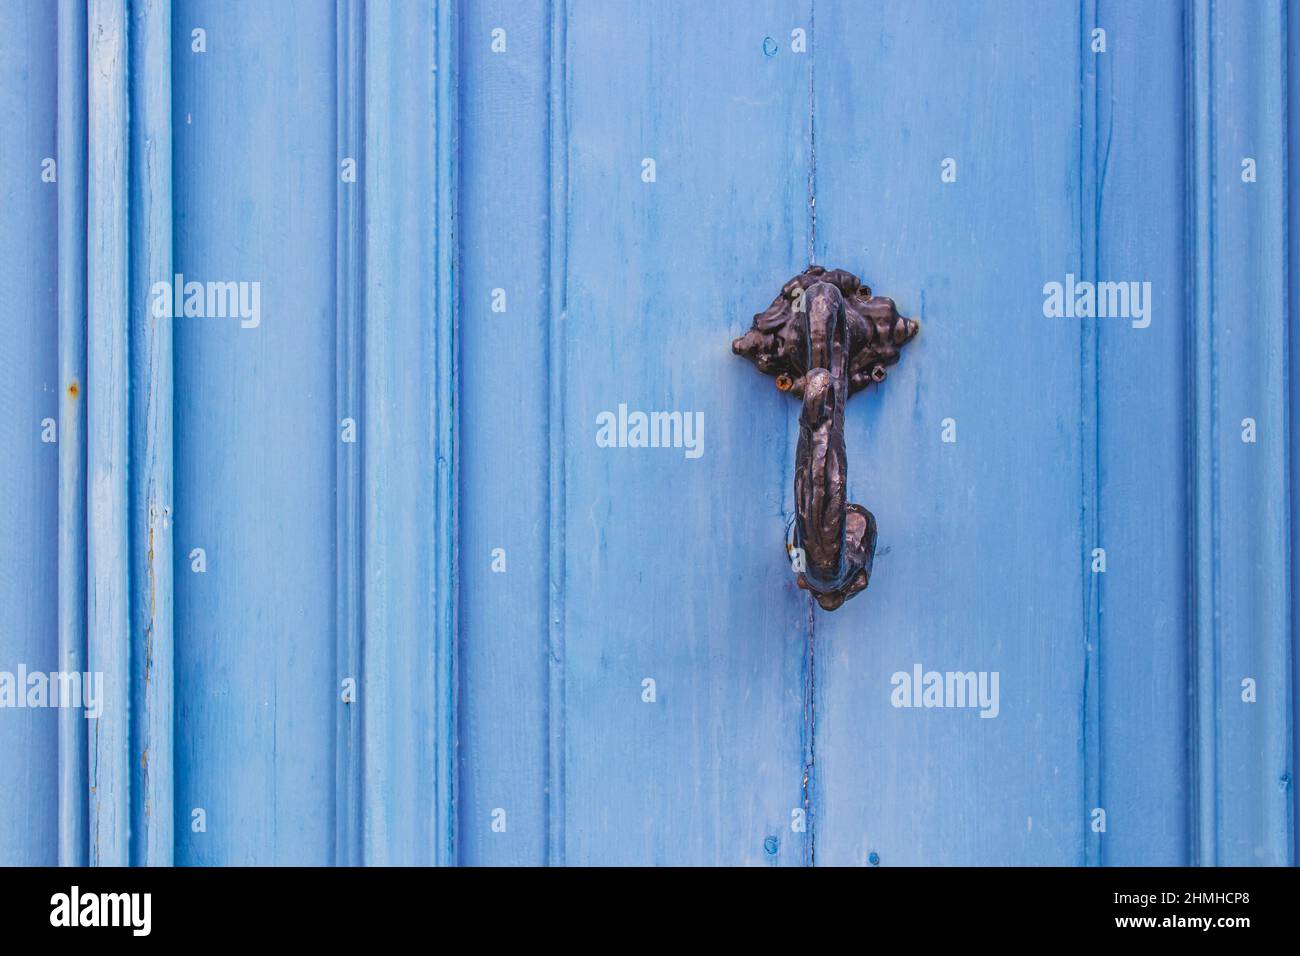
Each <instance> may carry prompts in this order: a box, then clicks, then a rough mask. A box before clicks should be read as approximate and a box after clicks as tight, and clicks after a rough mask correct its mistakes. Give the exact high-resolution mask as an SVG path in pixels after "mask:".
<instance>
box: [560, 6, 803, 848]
mask: <svg viewBox="0 0 1300 956" xmlns="http://www.w3.org/2000/svg"><path fill="white" fill-rule="evenodd" d="M807 16H808V13H807V7H805V6H795V7H792V6H791V5H789V4H783V3H760V4H738V3H737V4H731V3H723V4H714V5H708V6H703V7H701V6H685V5H682V6H669V7H654V8H648V7H647V8H639V7H633V6H630V5H629V6H623V7H620V8H619V10H618V14H617V16H612V15H611V14H610V11H609V9H608V8H607V7H605V6H603V5H600V4H592V3H575V4H572V5H571V7H570V8H569V16H568V20H567V24H566V31H567V44H566V48H565V51H566V63H567V68H566V76H565V82H566V92H565V105H566V110H567V120H566V123H567V134H566V136H565V154H564V157H565V166H564V170H565V176H564V179H563V181H562V182H563V187H564V190H565V192H564V193H563V196H564V198H565V203H566V205H565V215H566V221H567V223H568V228H567V242H566V248H565V249H564V250H563V256H564V262H565V270H564V282H565V292H564V310H563V350H564V351H563V375H564V379H563V389H564V402H563V415H564V436H565V441H564V444H563V454H564V463H563V466H564V475H565V478H564V527H563V535H564V538H563V546H564V555H563V557H564V567H563V572H564V576H563V581H562V584H563V595H564V596H563V607H564V618H563V624H564V639H563V660H562V663H563V667H564V672H563V695H562V699H563V706H564V753H563V756H564V766H563V792H564V807H563V813H564V828H563V834H562V838H563V857H562V859H563V862H565V863H567V864H571V865H572V864H592V863H618V864H630V863H645V864H668V863H697V864H698V863H714V864H759V865H769V864H799V863H802V862H804V860H805V844H806V841H807V839H808V834H807V832H806V831H802V832H800V831H795V830H793V829H792V811H794V810H801V809H803V801H804V797H805V791H804V788H805V754H804V749H803V741H802V734H803V729H804V716H805V715H804V700H803V693H802V688H803V686H804V682H805V670H804V665H805V647H806V634H807V632H806V624H807V608H806V604H805V602H804V601H803V600H802V599H801V597H799V596H798V592H797V591H796V589H795V587H794V584H793V577H792V575H791V574H790V572H789V565H788V563H787V561H786V558H785V553H784V548H783V545H784V541H785V530H786V522H787V518H788V515H789V513H790V498H791V481H792V475H793V447H794V441H793V436H794V427H795V420H796V412H795V409H794V407H793V405H792V404H791V403H790V402H789V401H788V399H787V397H786V396H784V395H782V394H780V393H779V392H777V390H776V389H774V388H773V387H772V384H771V382H770V381H768V380H767V379H765V378H763V377H761V376H758V375H755V374H754V371H753V369H752V367H750V366H749V365H747V364H746V363H744V362H742V361H741V360H740V359H737V358H736V357H735V356H733V355H731V353H730V351H729V349H728V348H727V343H728V342H729V341H730V337H734V336H735V335H738V334H740V333H741V332H743V331H744V329H745V328H746V327H747V326H748V324H749V317H750V315H751V314H752V313H753V312H754V311H756V310H757V309H758V308H760V307H761V306H762V305H764V304H766V303H767V302H769V301H771V297H772V296H773V295H774V294H775V293H776V291H778V290H779V289H780V287H781V285H782V284H783V283H784V282H785V281H786V280H787V279H788V278H789V277H790V276H791V275H793V274H794V273H796V272H798V271H800V270H801V269H802V268H803V266H804V265H805V264H806V263H805V260H804V248H805V235H806V230H807V229H808V224H809V220H808V205H807V202H806V181H807V180H806V174H807V166H806V163H807V161H808V155H809V115H808V96H809V70H810V61H809V58H808V57H807V56H806V55H797V54H792V53H790V52H789V36H790V31H791V29H792V28H793V27H795V26H799V25H801V24H803V23H805V22H806V21H807ZM742 25H743V28H738V27H742ZM768 36H770V37H773V38H778V39H779V41H780V44H779V45H780V47H781V49H782V52H780V53H779V54H778V55H776V56H768V55H766V54H765V52H764V39H765V37H768ZM596 51H599V52H598V53H597V52H596ZM554 120H555V118H554V117H553V121H554ZM646 159H652V160H653V161H654V163H655V179H654V181H653V182H647V181H645V171H646V169H647V167H646V166H645V160H646ZM553 162H554V160H553ZM553 241H554V240H553ZM555 254H556V251H555V250H554V249H552V255H555ZM620 404H626V405H627V406H628V408H629V409H633V410H641V411H646V412H649V411H654V410H667V411H674V410H675V411H679V412H681V413H682V414H683V415H685V414H689V413H694V412H701V413H702V414H703V419H704V433H703V439H704V446H703V448H704V450H703V454H702V455H701V456H700V457H698V458H689V457H687V455H686V452H685V451H684V449H682V448H657V449H650V448H640V449H638V448H602V447H600V446H599V445H598V444H597V441H596V434H597V416H598V415H599V414H600V413H601V412H612V413H616V412H617V409H618V407H619V406H620ZM557 452H558V449H557V448H556V447H555V446H554V444H553V445H552V453H553V454H555V453H557ZM552 573H553V574H554V571H553V572H552ZM646 680H653V681H654V682H655V684H654V686H655V699H654V702H653V703H650V702H646V701H645V700H644V699H643V693H644V689H643V687H644V685H643V682H644V681H646ZM554 706H555V700H554V697H553V698H552V707H554ZM554 782H555V781H554V779H553V781H552V783H553V784H554ZM553 832H554V831H553ZM553 852H554V850H553Z"/></svg>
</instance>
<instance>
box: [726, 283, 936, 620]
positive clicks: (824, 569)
mask: <svg viewBox="0 0 1300 956" xmlns="http://www.w3.org/2000/svg"><path fill="white" fill-rule="evenodd" d="M920 327H921V324H920V323H919V322H917V321H916V320H914V319H909V318H906V317H905V316H901V315H899V314H898V309H897V308H896V307H895V306H894V300H893V299H889V298H886V297H884V296H875V295H872V294H871V289H869V288H868V287H867V286H865V285H863V284H862V283H861V282H860V281H859V280H858V277H857V276H855V275H853V274H852V273H849V272H845V271H844V270H843V269H832V270H830V271H827V270H826V269H824V268H822V267H821V266H811V267H810V268H809V269H807V270H806V271H805V272H802V273H800V274H799V275H797V276H795V277H794V278H793V279H791V280H790V281H789V282H787V283H786V284H785V286H784V287H782V289H781V294H780V295H778V296H777V297H776V299H775V300H773V302H772V304H771V305H770V306H768V308H767V309H766V310H765V311H763V312H760V313H758V314H757V315H755V316H754V324H753V327H752V328H750V330H749V331H748V332H746V333H745V334H744V335H742V336H741V337H740V338H738V339H736V340H735V341H733V342H732V343H731V350H732V351H733V352H734V353H736V354H737V355H742V356H744V357H745V358H747V359H749V360H750V361H751V362H753V363H754V365H755V366H756V367H757V368H758V370H759V371H760V372H763V373H764V374H767V375H773V376H775V377H776V387H777V388H779V389H780V390H781V391H783V392H788V393H789V394H791V395H793V396H795V397H796V398H799V399H801V400H802V401H803V409H802V411H801V412H800V415H799V447H798V452H797V458H796V463H795V473H794V500H795V508H796V515H795V521H794V547H795V548H797V549H799V550H798V551H797V552H796V560H795V567H796V569H797V570H798V571H799V586H800V587H801V588H804V589H806V590H808V591H810V592H812V595H813V597H815V598H816V599H817V603H818V604H820V605H821V606H822V607H823V608H824V609H825V610H827V611H833V610H835V609H836V608H837V607H839V606H840V605H841V604H843V603H844V602H845V601H847V600H848V599H849V598H851V597H853V595H855V594H857V593H858V592H859V591H862V590H864V589H865V588H866V586H867V583H868V582H869V581H870V579H871V564H872V560H873V558H874V557H875V553H876V519H875V516H874V515H872V513H871V512H870V511H868V510H867V509H866V508H864V507H862V506H861V505H857V504H853V503H852V502H850V501H848V492H847V482H848V460H847V455H846V452H845V448H844V404H845V402H846V401H848V398H849V396H850V395H852V394H854V393H855V392H860V391H861V390H862V389H864V388H866V387H867V386H868V385H871V384H872V383H875V382H881V381H884V378H885V369H886V367H887V366H889V365H893V364H894V363H895V362H897V361H898V358H899V353H900V352H901V350H902V348H903V346H904V345H906V344H907V343H908V342H910V341H911V340H912V339H913V338H915V337H916V333H917V332H918V331H919V330H920ZM800 558H802V560H800Z"/></svg>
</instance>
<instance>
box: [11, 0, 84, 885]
mask: <svg viewBox="0 0 1300 956" xmlns="http://www.w3.org/2000/svg"><path fill="white" fill-rule="evenodd" d="M56 36H57V25H56V22H55V10H54V8H53V7H51V6H50V5H49V4H48V3H44V2H40V0H27V2H16V3H5V4H0V208H2V209H3V210H4V222H5V228H4V230H3V231H2V232H0V302H3V303H4V308H3V309H0V336H2V337H3V341H4V344H3V346H2V347H0V449H3V452H4V454H3V455H0V529H3V530H0V611H2V612H3V613H0V672H4V673H5V679H6V681H7V682H12V684H9V686H8V687H7V688H6V691H7V693H6V697H7V698H9V699H7V700H6V706H4V707H3V708H0V762H3V766H4V773H3V774H0V865H7V866H31V865H40V866H52V865H54V864H55V863H56V862H58V861H59V860H60V858H61V857H60V853H59V846H60V824H61V823H62V822H65V821H67V822H71V821H69V820H68V816H67V815H68V814H70V813H72V812H75V809H76V808H75V805H74V804H73V803H72V801H64V800H63V799H62V796H63V794H64V792H65V791H64V787H63V785H62V781H65V780H67V778H66V777H63V776H61V774H60V772H59V758H58V751H59V747H60V742H61V739H62V738H63V737H64V728H67V727H68V726H69V725H70V724H71V722H72V720H77V721H80V722H81V724H82V725H83V726H84V725H85V723H86V720H85V718H84V716H83V713H82V712H81V711H80V710H72V711H67V712H65V714H66V716H65V718H64V719H63V720H60V719H59V717H58V715H57V714H56V712H55V711H53V710H51V709H49V708H34V707H22V706H19V700H18V698H19V697H20V696H21V697H22V698H23V701H22V702H23V703H25V702H26V700H25V699H26V695H27V690H28V688H27V686H26V684H25V676H23V675H25V674H30V673H36V672H44V673H48V672H49V671H50V670H52V669H54V668H56V667H58V666H60V664H59V661H61V660H62V657H61V656H60V654H59V641H58V634H59V633H60V632H59V627H60V622H59V619H58V615H57V609H58V607H59V604H60V602H59V592H58V587H57V571H56V563H55V562H56V556H57V544H56V541H57V539H58V534H59V523H58V522H59V514H60V512H59V494H58V486H59V475H58V464H59V459H60V455H61V454H62V452H63V447H62V443H63V442H64V441H67V440H68V439H66V438H65V437H64V434H65V433H61V434H59V435H58V438H59V444H53V443H50V442H47V441H45V440H43V435H44V436H46V437H53V433H52V432H51V431H50V425H49V423H48V421H47V420H55V419H62V417H63V416H62V405H61V402H60V398H59V392H60V388H59V363H58V359H57V352H58V348H57V340H56V334H57V321H56V314H57V313H56V308H57V302H58V297H57V294H56V288H55V287H56V283H57V278H56V269H55V261H56V260H55V249H56V244H57V243H58V241H59V238H60V237H59V231H58V225H59V220H58V217H59V210H58V197H59V195H61V186H60V184H59V183H57V182H48V181H45V180H44V179H43V178H42V177H43V176H45V175H48V174H49V173H50V172H52V170H50V169H49V168H48V166H47V164H46V162H45V161H46V160H47V159H54V158H55V157H56V128H55V110H56V91H55V84H56V79H55V78H56V66H57V56H56ZM84 36H85V34H84V33H83V34H82V37H83V40H84ZM73 177H74V182H75V177H76V173H75V171H74V173H73ZM78 235H79V236H80V237H81V241H83V242H84V241H85V239H84V231H83V232H81V233H79V234H78ZM59 424H60V427H61V422H60V423H59ZM76 435H77V430H76V428H75V427H74V428H73V429H72V436H71V443H72V447H75V444H76ZM10 695H12V697H10ZM69 718H70V719H69ZM83 739H84V738H83ZM81 758H82V759H83V760H84V751H82V753H81ZM68 766H70V767H71V766H72V762H71V761H69V763H68ZM69 776H72V775H71V774H69ZM83 828H84V821H83Z"/></svg>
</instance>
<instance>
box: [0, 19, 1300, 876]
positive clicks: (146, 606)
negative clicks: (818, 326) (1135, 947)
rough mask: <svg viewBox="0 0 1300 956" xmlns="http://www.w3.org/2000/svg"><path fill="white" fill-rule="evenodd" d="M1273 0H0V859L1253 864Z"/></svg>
mask: <svg viewBox="0 0 1300 956" xmlns="http://www.w3.org/2000/svg"><path fill="white" fill-rule="evenodd" d="M1293 6H1294V5H1293V4H1291V3H1289V2H1282V0H1276V2H1268V3H1254V2H1246V0H1240V2H1219V3H1214V4H1211V3H1209V2H1208V0H1187V2H1185V3H1184V2H1174V0H1159V2H1152V3H1149V4H1144V5H1142V6H1141V7H1140V8H1135V7H1132V5H1123V4H1115V3H1109V2H1105V0H1083V2H1081V3H1065V2H1051V3H1036V2H1028V0H1025V2H987V3H985V2H969V3H961V4H956V5H953V4H944V3H938V2H929V0H918V2H910V3H895V2H872V3H850V2H830V0H793V2H787V0H760V2H739V0H734V2H733V0H725V2H718V3H710V4H691V3H657V4H637V3H632V2H596V0H549V2H540V0H539V2H536V3H526V4H520V3H514V2H506V0H473V2H470V0H465V2H436V3H435V2H421V3H416V2H411V3H391V4H390V3H378V2H373V0H371V2H363V0H295V2H284V3H275V4H261V3H251V2H249V3H210V2H202V0H183V2H182V0H177V2H175V3H170V4H169V3H165V2H161V0H155V2H141V3H135V4H131V5H130V7H129V9H128V4H126V3H125V2H124V0H95V2H93V3H91V4H90V5H89V6H88V7H83V5H79V4H77V3H75V2H65V3H61V4H58V5H53V4H47V3H44V2H35V0H32V2H13V3H7V4H4V5H2V6H0V73H2V75H3V82H2V83H0V125H2V126H3V128H4V129H5V130H6V131H7V132H6V134H5V135H4V137H3V138H0V183H2V184H3V190H4V196H3V198H4V200H5V201H4V203H3V204H2V205H3V210H4V217H5V218H4V229H3V230H0V242H2V243H3V250H0V301H3V302H5V303H6V308H5V309H4V311H3V312H2V313H0V321H3V322H4V330H5V333H6V334H5V341H6V342H7V343H8V344H7V347H6V348H5V349H4V350H2V351H0V381H2V382H3V387H2V388H0V429H3V441H4V447H5V449H6V451H7V452H8V454H7V455H6V456H5V457H4V461H3V464H2V465H0V476H2V480H3V489H2V491H0V512H2V513H3V515H4V530H3V534H2V535H0V611H2V612H3V613H2V614H0V704H3V705H4V706H0V761H3V764H4V767H5V769H6V770H7V771H9V772H6V773H4V774H0V862H4V863H53V862H64V863H92V864H101V863H107V864H113V863H133V864H146V863H147V864H169V863H176V864H269V863H309V864H331V863H333V864H340V865H349V864H386V863H416V864H434V863H438V864H456V863H459V864H466V865H483V864H522V865H541V864H569V865H581V864H749V865H807V864H813V863H816V864H829V865H851V866H873V865H883V866H889V865H906V864H959V865H960V864H1060V865H1125V864H1137V863H1154V864H1173V865H1184V864H1229V863H1231V864H1288V863H1292V862H1294V859H1295V829H1294V809H1295V806H1294V801H1295V796H1294V790H1293V784H1292V780H1293V776H1292V775H1293V772H1294V756H1295V754H1294V740H1293V724H1292V721H1293V717H1294V715H1295V712H1296V706H1295V701H1296V694H1295V687H1296V684H1295V636H1294V635H1295V631H1294V617H1293V614H1292V610H1291V601H1292V594H1293V591H1292V585H1293V574H1294V570H1293V562H1292V561H1291V529H1292V527H1293V515H1292V508H1291V502H1292V500H1293V484H1292V481H1293V478H1292V471H1291V466H1290V449H1291V441H1292V428H1293V418H1292V403H1291V390H1292V380H1291V361H1292V352H1291V341H1292V337H1291V328H1292V317H1293V316H1294V315H1296V314H1297V312H1296V311H1295V309H1294V308H1293V304H1295V295H1296V289H1297V283H1296V280H1295V276H1296V275H1297V274H1300V273H1298V272H1297V271H1295V270H1294V269H1292V268H1291V262H1290V256H1292V255H1293V254H1294V250H1295V249H1296V248H1297V244H1296V243H1294V242H1292V241H1290V238H1289V237H1290V225H1291V223H1292V221H1293V214H1294V208H1295V207H1293V206H1292V205H1291V204H1292V203H1294V202H1295V195H1294V191H1293V190H1289V189H1288V185H1289V183H1288V170H1289V169H1291V168H1294V167H1293V163H1294V158H1293V145H1294V144H1293V142H1292V141H1291V140H1290V139H1289V137H1290V135H1291V131H1292V130H1293V129H1300V124H1295V123H1292V122H1291V114H1292V111H1293V110H1294V108H1295V104H1296V103H1300V90H1290V89H1288V86H1287V84H1294V83H1295V82H1297V80H1296V78H1297V77H1300V69H1296V68H1295V67H1294V64H1292V63H1291V59H1292V57H1291V53H1292V50H1293V49H1294V47H1295V43H1296V41H1297V39H1298V38H1300V32H1297V31H1298V30H1300V27H1298V26H1297V24H1300V11H1296V10H1294V9H1293ZM810 265H821V266H825V267H827V268H843V269H846V270H848V271H850V272H852V273H854V274H856V275H858V276H860V277H861V278H862V280H863V281H865V282H866V283H867V284H869V285H870V286H871V287H872V288H873V289H874V290H875V292H876V293H877V294H880V295H885V296H889V297H891V298H893V299H894V300H895V301H896V302H897V305H898V308H899V310H900V311H901V312H902V313H903V314H904V315H907V316H910V317H913V318H915V319H919V320H920V322H921V332H920V335H919V336H918V337H917V338H916V340H915V341H913V342H911V343H909V344H908V346H907V348H906V349H905V350H904V352H903V355H902V359H901V361H900V363H899V364H898V365H896V366H892V367H890V369H889V370H888V377H887V378H886V379H885V380H884V381H883V382H881V383H880V384H878V385H875V386H872V387H870V388H869V389H867V390H866V391H864V392H862V393H860V394H858V395H856V396H855V397H854V398H853V399H852V401H851V402H849V404H848V410H847V418H846V427H845V432H846V443H847V449H848V483H849V492H850V495H849V497H850V499H851V500H853V501H856V502H859V503H861V504H863V505H865V506H866V507H868V508H869V509H871V511H872V512H873V513H874V514H875V516H876V520H877V522H878V525H879V543H878V550H877V553H876V560H875V565H874V571H873V574H872V579H871V584H870V587H869V589H868V590H867V591H866V592H865V593H863V594H861V595H859V596H857V597H855V598H854V599H852V600H851V601H849V602H848V603H846V604H845V605H844V606H843V607H842V608H840V609H839V610H837V611H834V612H825V611H823V610H821V609H820V608H819V607H817V605H816V604H815V603H814V602H813V601H812V600H811V599H810V598H809V596H808V594H807V593H806V592H805V591H802V590H800V589H799V588H798V587H797V585H796V574H795V572H794V571H793V570H792V566H791V561H790V555H789V554H788V552H787V548H786V543H787V534H788V529H789V526H790V522H791V520H792V518H793V511H794V496H793V478H794V471H795V464H796V461H795V459H796V454H795V444H796V439H797V434H798V428H797V414H798V404H797V403H796V402H795V401H794V400H793V399H792V398H790V397H789V396H788V395H785V394H783V393H782V392H781V391H779V390H778V389H777V388H774V387H773V380H772V379H771V378H768V377H766V376H763V375H760V374H758V373H757V372H756V371H755V369H754V367H753V366H752V365H750V364H749V363H748V362H745V361H744V360H743V359H741V358H739V357H737V356H735V355H733V354H732V351H731V348H730V343H731V340H732V339H733V338H735V337H736V336H738V335H740V334H742V333H743V332H744V331H745V330H746V329H747V328H748V327H749V325H750V320H751V316H753V315H754V313H756V312H759V311H761V310H762V309H764V308H766V307H767V306H768V304H769V303H770V302H771V301H772V299H773V297H774V296H775V295H776V294H777V293H778V291H779V290H780V289H781V287H782V285H783V284H784V283H785V282H786V281H787V280H788V279H790V278H791V277H792V276H794V275H796V274H798V273H800V272H802V271H803V270H804V269H806V268H808V267H809V266H810ZM177 276H180V277H181V278H179V279H176V278H175V277H177ZM159 280H174V281H175V283H176V284H175V285H173V284H172V283H170V282H167V281H164V282H163V286H164V287H165V288H167V289H176V288H179V290H180V291H181V292H182V293H183V292H184V289H185V288H186V287H185V282H187V281H189V282H196V283H199V284H200V286H201V287H202V288H203V289H206V290H211V289H212V288H213V285H212V284H213V283H216V284H217V286H216V288H217V295H218V296H219V295H220V294H221V290H222V289H224V288H226V284H227V283H232V284H233V285H232V286H231V288H236V289H239V290H242V289H245V288H247V289H249V290H251V289H252V288H254V286H255V287H256V289H257V290H258V291H257V294H258V296H259V298H258V299H257V302H258V303H259V305H258V307H257V309H256V310H253V309H251V308H248V309H241V310H240V311H238V312H236V313H231V314H224V313H223V314H222V315H216V314H210V312H209V310H208V309H206V308H205V305H206V302H204V303H198V302H196V304H195V307H194V308H193V309H192V310H188V311H187V309H186V308H184V307H182V305H180V304H178V303H180V301H181V299H183V298H184V299H188V297H187V296H184V295H174V294H173V293H172V292H168V295H169V296H172V299H174V300H175V301H173V302H172V305H173V306H174V308H172V309H167V310H158V309H157V308H156V303H157V302H158V299H157V296H156V295H155V284H156V283H157V282H158V281H159ZM207 294H208V296H209V298H210V297H211V296H212V295H213V293H212V292H211V291H208V293H207ZM172 299H169V300H168V301H172ZM218 301H219V300H218ZM231 301H232V302H235V303H236V304H238V303H239V302H240V301H242V300H239V299H237V298H236V299H233V300H231ZM244 304H246V305H250V306H251V301H247V302H245V303H244ZM160 311H161V312H165V314H160ZM642 416H644V421H645V422H646V423H653V430H652V432H647V436H648V435H649V434H651V433H652V434H653V436H654V440H653V441H647V442H644V443H643V442H641V441H639V440H637V439H636V438H635V437H633V435H634V433H635V432H636V430H637V428H638V424H637V423H638V422H639V421H641V420H642V418H641V417H642ZM647 446H648V447H647ZM56 671H76V672H86V673H87V674H90V675H101V676H102V678H103V686H104V693H103V696H102V699H101V701H100V703H101V705H102V712H100V713H98V714H97V715H96V716H95V717H94V718H93V719H91V720H87V719H85V717H84V716H83V714H82V713H81V712H80V711H77V710H74V709H69V708H58V707H49V706H26V703H27V698H26V696H24V697H23V701H22V703H23V706H18V698H17V696H15V695H16V693H17V690H16V688H17V687H18V684H17V683H16V678H17V675H18V674H19V673H23V674H26V673H29V672H56ZM6 679H8V680H9V687H10V689H11V693H10V696H9V697H6V696H5V693H4V691H5V684H4V681H5V680H6Z"/></svg>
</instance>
